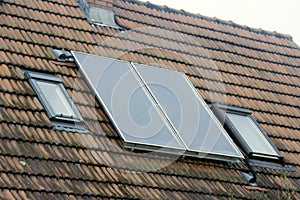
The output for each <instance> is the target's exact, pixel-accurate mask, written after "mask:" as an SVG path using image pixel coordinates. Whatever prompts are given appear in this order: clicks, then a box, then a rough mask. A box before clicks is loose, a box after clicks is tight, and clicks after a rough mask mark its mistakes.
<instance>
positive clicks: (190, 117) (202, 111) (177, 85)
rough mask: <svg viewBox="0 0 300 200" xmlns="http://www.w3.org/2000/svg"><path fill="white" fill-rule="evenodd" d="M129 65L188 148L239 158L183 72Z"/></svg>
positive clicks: (192, 151) (238, 153)
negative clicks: (133, 68)
mask: <svg viewBox="0 0 300 200" xmlns="http://www.w3.org/2000/svg"><path fill="white" fill-rule="evenodd" d="M133 65H134V67H135V69H136V70H137V72H138V73H139V74H140V76H141V78H142V79H143V81H144V82H145V85H146V86H147V88H148V89H149V91H150V92H151V93H152V95H153V96H154V99H155V100H156V101H157V102H158V104H159V106H160V107H161V108H162V110H163V112H164V113H165V114H166V116H167V118H168V119H169V121H170V123H171V124H172V126H173V127H174V128H175V130H176V132H177V134H178V135H179V136H180V137H181V138H182V140H183V142H184V144H185V146H186V147H187V150H188V151H190V152H191V153H196V154H197V153H198V154H199V155H200V156H209V155H218V156H229V157H237V158H238V157H239V158H241V157H242V155H241V153H240V152H239V150H238V149H237V147H236V146H235V144H234V143H233V142H232V140H231V138H230V137H229V136H228V135H227V133H226V131H225V130H224V129H223V127H222V126H221V124H219V122H218V120H217V119H216V118H215V116H214V115H213V113H212V112H211V111H210V109H209V108H208V106H207V104H206V103H205V102H204V100H203V99H202V98H201V97H200V96H199V94H198V93H197V92H196V90H195V89H194V86H193V85H192V84H191V83H190V81H189V80H188V78H187V77H186V76H185V74H183V73H180V72H176V71H171V70H166V69H162V68H157V67H150V66H147V65H142V64H136V63H134V64H133Z"/></svg>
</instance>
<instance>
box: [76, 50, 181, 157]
mask: <svg viewBox="0 0 300 200" xmlns="http://www.w3.org/2000/svg"><path fill="white" fill-rule="evenodd" d="M72 54H73V56H74V57H75V60H76V62H77V64H78V65H79V67H80V70H81V71H82V73H83V74H84V75H85V77H86V79H87V80H88V82H89V84H90V85H91V86H92V88H93V89H94V91H95V93H96V96H97V97H98V99H99V100H100V102H101V103H102V105H103V106H104V108H105V110H106V112H107V114H108V116H109V117H110V119H111V120H112V122H113V124H114V126H115V127H116V129H117V131H118V133H119V134H120V135H121V137H122V138H123V140H124V141H125V143H126V144H127V145H128V146H131V145H133V146H135V145H136V146H135V147H137V148H140V147H141V145H145V148H152V147H162V148H163V149H160V150H161V151H164V149H176V150H179V151H183V150H184V149H185V148H184V146H183V145H182V143H181V142H180V139H179V138H178V136H176V135H175V134H174V132H173V130H172V128H171V127H170V125H169V124H168V122H167V121H166V119H165V117H164V116H163V114H162V113H161V110H160V109H159V107H158V106H157V104H156V103H155V101H154V100H153V98H152V97H151V95H150V94H149V92H148V91H147V89H146V88H145V86H144V85H143V84H142V83H141V80H140V79H139V77H138V76H137V74H136V72H135V70H134V69H133V68H132V66H131V65H130V63H128V62H124V61H120V60H115V59H109V58H105V57H100V56H95V55H89V54H84V53H80V52H72Z"/></svg>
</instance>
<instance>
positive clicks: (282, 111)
mask: <svg viewBox="0 0 300 200" xmlns="http://www.w3.org/2000/svg"><path fill="white" fill-rule="evenodd" d="M96 1H97V2H95V4H98V6H99V5H101V3H99V2H101V0H96ZM103 3H106V2H104V1H103V2H102V4H103ZM106 4H107V3H106ZM109 4H110V3H109ZM1 6H2V8H3V9H2V10H3V13H2V19H3V20H2V22H3V24H2V27H1V29H0V31H1V37H0V44H1V49H0V55H1V56H0V62H1V70H0V100H1V101H0V106H1V116H0V123H1V130H2V131H1V135H0V139H1V145H0V149H1V154H0V163H1V166H2V165H3V166H4V168H3V171H2V175H1V176H2V177H3V178H2V179H0V180H1V187H2V189H1V190H2V192H3V193H5V194H6V196H7V197H8V198H11V199H14V198H22V199H24V198H45V199H46V198H70V199H78V198H84V197H87V198H89V199H92V198H95V199H98V198H100V197H121V198H123V197H124V198H130V197H135V198H145V199H146V198H157V199H159V198H166V197H169V198H176V199H195V198H198V199H199V198H201V199H202V198H203V199H219V198H230V197H233V198H248V197H250V196H252V197H254V198H256V197H257V198H258V197H259V194H258V193H259V192H257V191H260V192H262V195H266V196H268V197H269V198H273V197H278V194H279V195H281V197H282V198H285V197H287V196H289V195H293V196H294V197H295V198H297V197H298V198H299V196H300V191H299V190H298V188H299V171H300V170H299V165H300V163H299V161H298V160H299V159H298V158H299V154H300V149H299V148H298V147H299V129H300V127H299V105H298V103H297V102H299V95H298V93H299V91H298V90H299V84H298V82H299V77H300V75H299V70H298V66H299V62H300V60H299V59H300V49H299V47H298V45H297V44H295V43H294V42H292V41H291V40H290V38H289V36H285V35H281V34H277V33H271V32H267V31H263V30H257V29H252V28H248V27H243V26H240V25H237V24H234V23H232V22H226V21H222V20H219V19H212V18H207V17H203V16H200V15H194V14H190V13H186V12H183V11H176V10H172V9H169V8H166V7H157V6H154V5H151V4H149V3H141V2H136V1H129V0H122V1H121V0H118V1H114V2H113V4H110V6H113V7H112V9H113V11H114V12H115V13H116V20H117V22H118V23H119V24H120V25H121V26H123V27H124V28H126V29H124V30H122V31H121V30H118V29H113V28H109V27H102V26H94V27H93V26H91V25H90V24H89V23H88V22H87V21H85V15H84V13H83V12H82V11H81V10H80V9H79V6H78V4H77V2H76V1H75V0H72V1H66V0H60V1H54V0H51V1H38V2H35V1H18V2H16V1H13V0H4V3H2V5H1ZM52 47H55V48H65V49H71V50H77V51H83V52H87V53H92V54H100V55H102V56H108V57H112V58H119V59H124V60H128V61H133V62H139V63H144V64H148V65H154V66H159V67H163V68H168V69H173V70H177V71H181V72H184V73H186V74H187V75H188V77H189V79H190V80H191V81H192V83H193V84H194V85H195V86H196V88H197V91H198V92H199V93H200V94H201V96H202V97H203V98H204V99H205V100H206V101H208V102H219V103H225V104H229V105H234V106H240V107H244V108H248V109H250V110H252V111H253V115H254V116H255V117H256V119H257V120H258V122H259V123H260V124H261V125H262V127H263V129H264V130H265V131H266V132H267V134H268V135H269V136H270V138H271V140H272V141H273V142H274V143H275V145H276V146H277V147H278V149H279V151H280V153H281V154H282V155H283V157H284V160H285V161H286V162H287V163H288V164H290V165H291V166H292V168H293V169H294V172H286V174H288V175H287V176H286V178H283V177H282V174H283V173H285V172H283V171H280V170H273V171H272V170H271V169H270V170H269V169H268V168H255V170H257V172H258V179H259V185H260V187H259V188H253V187H249V186H246V185H247V181H246V180H245V179H244V177H243V176H242V175H241V174H240V171H241V170H247V167H246V166H245V165H244V164H242V163H238V164H234V165H233V166H227V165H226V164H224V163H220V162H213V161H207V160H201V161H198V160H189V159H184V160H177V161H172V162H171V161H170V160H172V159H173V158H172V156H168V155H162V154H155V155H154V154H153V155H147V154H137V153H132V152H128V151H126V150H125V149H124V148H123V144H122V141H121V140H120V138H119V137H118V134H117V133H116V131H115V130H114V128H113V126H112V124H111V123H110V121H109V119H108V117H107V116H106V114H105V113H104V110H103V108H102V106H101V105H100V104H99V102H95V98H94V95H93V94H91V90H90V89H89V87H88V85H87V83H86V82H85V81H84V80H83V79H82V75H81V74H80V73H77V71H78V70H77V68H76V66H75V65H74V63H63V62H57V61H55V59H56V58H55V56H54V54H53V52H52V50H51V48H52ZM20 68H22V69H31V70H37V71H41V72H46V73H52V74H56V75H57V76H58V77H59V78H61V80H62V81H63V84H64V86H65V87H66V88H67V91H68V93H69V94H70V96H73V100H74V102H75V103H76V104H77V105H76V106H77V107H78V110H79V111H80V113H81V114H82V116H83V118H84V119H85V124H86V127H87V128H88V129H89V130H90V131H91V134H87V133H76V132H75V133H74V132H67V131H59V130H56V131H54V130H52V126H51V122H50V120H49V119H48V117H47V116H46V114H45V112H44V111H43V108H42V106H41V104H40V103H39V102H38V99H37V97H36V95H35V93H34V92H33V90H32V89H31V87H30V85H29V84H28V83H27V81H26V80H25V77H24V76H23V75H22V73H21V71H20V70H19V69H20ZM74 83H75V84H76V86H75V87H74ZM5 161H7V162H5ZM23 162H24V163H25V165H24V166H23V165H22V163H23ZM24 163H23V164H24ZM158 167H159V168H160V169H159V170H158V171H155V170H156V169H157V168H158ZM5 173H7V175H5ZM54 177H55V178H54ZM284 183H286V185H285V184H284ZM3 188H5V189H3ZM289 191H292V193H289ZM253 195H257V196H253Z"/></svg>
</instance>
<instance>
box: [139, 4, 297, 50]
mask: <svg viewBox="0 0 300 200" xmlns="http://www.w3.org/2000/svg"><path fill="white" fill-rule="evenodd" d="M142 1H143V0H142ZM148 1H150V2H151V3H153V4H159V5H166V6H168V7H170V8H175V9H183V10H185V11H188V12H192V13H199V14H201V15H205V16H208V17H217V18H219V19H223V20H231V21H233V22H235V23H237V24H241V25H247V26H249V27H253V28H262V29H264V30H268V31H276V32H278V33H284V34H289V35H291V36H292V37H293V40H294V41H295V42H296V43H297V44H298V46H300V0H148Z"/></svg>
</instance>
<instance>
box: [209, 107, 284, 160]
mask: <svg viewBox="0 0 300 200" xmlns="http://www.w3.org/2000/svg"><path fill="white" fill-rule="evenodd" d="M212 110H213V111H214V112H215V113H216V115H217V116H218V117H219V118H220V119H223V120H225V128H226V130H227V132H228V133H230V134H231V136H232V137H233V138H234V139H235V140H236V142H237V143H238V144H239V146H240V147H241V148H242V149H243V150H244V152H245V153H246V154H247V155H248V156H249V158H255V159H260V160H261V159H263V160H264V159H267V160H269V159H271V160H281V159H282V156H281V155H280V153H279V151H278V150H277V148H276V147H275V145H274V144H273V143H272V141H271V140H270V139H269V137H268V136H267V134H266V133H265V132H264V130H263V129H262V128H261V127H260V125H259V124H258V123H257V122H256V120H255V119H254V117H253V116H252V115H251V112H250V111H249V110H247V109H241V108H235V107H229V106H221V105H218V104H215V105H213V106H212Z"/></svg>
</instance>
